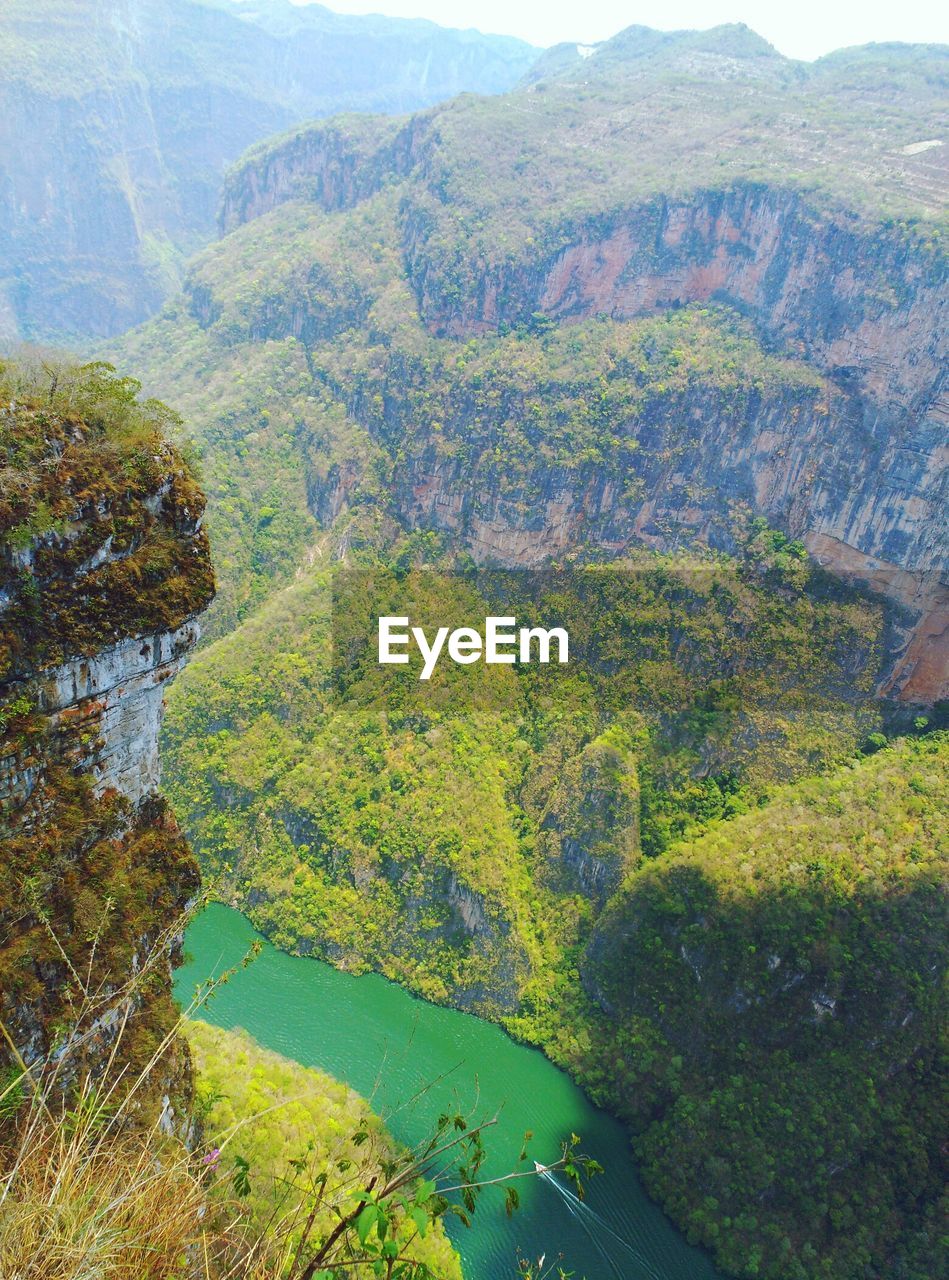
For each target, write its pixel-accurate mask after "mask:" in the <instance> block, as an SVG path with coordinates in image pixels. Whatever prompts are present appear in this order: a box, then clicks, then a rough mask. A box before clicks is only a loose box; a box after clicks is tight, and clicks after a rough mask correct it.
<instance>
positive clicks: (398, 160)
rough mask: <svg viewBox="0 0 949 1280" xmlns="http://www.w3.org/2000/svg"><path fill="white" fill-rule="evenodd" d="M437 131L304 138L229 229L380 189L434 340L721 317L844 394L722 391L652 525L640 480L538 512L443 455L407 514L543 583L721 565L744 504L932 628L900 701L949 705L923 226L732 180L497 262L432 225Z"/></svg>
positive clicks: (944, 421) (947, 439) (944, 354)
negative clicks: (644, 553) (630, 556)
mask: <svg viewBox="0 0 949 1280" xmlns="http://www.w3.org/2000/svg"><path fill="white" fill-rule="evenodd" d="M439 127H440V115H439V113H438V112H435V113H432V114H431V115H430V116H428V117H425V116H418V117H414V118H413V119H412V120H411V121H409V122H408V123H407V124H405V125H404V126H402V127H401V128H400V129H398V130H395V129H394V128H392V127H391V126H389V127H387V128H385V129H383V128H382V127H381V126H377V127H376V128H375V129H370V128H369V127H368V126H366V127H364V128H362V130H361V131H360V132H358V133H347V131H346V130H341V129H338V128H336V127H321V128H319V129H313V130H308V131H303V132H302V133H301V134H300V135H299V136H298V137H296V138H295V139H292V140H290V141H288V142H287V143H286V144H285V145H278V146H274V147H271V148H269V149H267V150H266V151H265V152H264V153H262V155H261V156H260V157H259V158H257V157H254V156H251V157H249V158H248V159H247V161H246V163H245V164H244V165H243V166H242V167H241V168H240V169H239V170H238V171H236V172H235V174H234V175H233V178H232V180H231V184H230V187H229V189H228V191H227V193H226V199H225V217H224V226H225V229H230V228H233V227H235V226H237V225H239V224H240V223H241V222H243V221H247V220H249V219H251V218H253V217H256V216H261V215H262V214H265V213H267V212H268V211H270V210H272V209H274V208H276V207H277V206H278V205H280V204H281V203H283V202H285V201H288V200H295V199H296V200H299V199H305V200H309V201H314V202H316V203H318V204H320V205H322V206H323V207H324V208H326V209H328V210H334V211H338V210H342V209H346V208H349V207H351V206H352V205H354V204H356V203H358V202H359V201H360V200H365V199H367V198H370V197H371V196H372V194H373V193H374V192H375V191H377V190H379V189H380V187H381V185H382V184H383V183H384V182H385V181H390V182H392V181H396V182H403V183H404V195H403V196H402V198H401V201H400V206H399V209H400V212H399V219H400V234H401V237H402V245H401V250H402V254H403V260H404V267H405V273H406V276H407V279H408V281H409V283H410V285H411V287H412V289H413V291H414V293H415V297H416V300H417V305H418V309H419V313H420V315H421V317H422V319H423V320H424V321H425V323H426V325H427V327H428V328H429V330H430V331H431V332H432V333H434V334H438V335H441V336H445V337H450V338H455V339H457V340H459V341H462V340H467V339H469V338H471V337H472V336H477V335H482V334H487V333H490V332H494V331H497V330H498V329H501V330H502V331H503V329H504V328H505V327H507V326H513V325H518V324H525V323H529V322H530V320H531V317H532V316H535V317H536V316H537V314H538V313H541V314H542V315H543V316H544V317H546V320H548V321H549V320H555V321H559V322H561V323H565V324H569V323H575V322H578V321H584V320H589V319H590V318H592V317H596V316H604V315H605V316H609V317H611V318H614V319H621V320H622V319H631V318H634V317H638V316H643V315H648V314H651V313H656V312H661V311H666V310H669V309H675V308H678V307H682V306H686V305H691V304H703V303H708V304H713V305H714V304H725V305H728V306H731V307H733V308H734V309H736V310H737V311H739V312H740V313H741V314H743V315H745V316H747V317H748V318H749V319H750V320H751V321H752V322H753V323H754V326H755V328H756V330H757V333H758V335H759V336H760V338H761V340H762V342H763V343H764V345H765V346H766V348H768V349H770V350H773V351H778V352H783V353H786V354H789V355H792V356H794V357H796V358H798V359H801V360H803V361H804V362H806V363H807V364H808V365H809V366H811V367H812V368H813V369H814V370H815V371H816V372H819V374H820V375H822V376H823V378H824V379H826V394H825V395H823V396H822V397H819V398H815V397H814V396H813V395H812V394H811V393H810V392H807V393H803V394H801V395H799V396H784V397H780V398H775V397H771V398H770V399H768V398H765V397H762V398H759V400H758V402H757V403H749V405H748V406H747V410H746V412H745V413H744V414H743V415H742V416H741V417H740V418H738V419H736V417H735V414H734V412H733V411H732V410H731V409H724V408H723V406H721V405H720V404H718V403H717V402H716V397H715V395H714V393H713V392H711V391H710V392H709V394H708V395H707V396H701V397H693V398H692V399H691V401H690V402H689V403H688V404H678V405H676V406H675V409H676V412H677V413H678V414H679V415H680V421H679V426H680V428H681V430H680V431H679V435H680V436H681V435H682V434H683V431H684V433H685V434H686V435H687V436H688V441H687V445H686V447H685V448H684V449H683V448H681V447H677V448H675V449H673V450H672V453H671V454H670V455H669V459H670V460H669V461H667V463H666V464H665V465H653V466H651V467H650V468H648V469H647V470H646V471H645V472H643V473H642V474H641V475H640V477H639V478H640V479H641V480H642V481H643V482H644V485H643V487H642V492H641V498H640V499H639V501H637V502H635V503H631V502H630V501H629V500H628V498H624V496H623V494H624V491H626V490H628V485H627V481H628V479H629V477H628V476H624V475H616V474H613V473H611V472H609V471H608V470H606V469H604V468H600V469H599V470H597V469H595V468H593V469H590V468H587V469H586V470H584V471H581V473H580V475H579V476H578V474H577V471H576V470H572V471H571V472H570V473H569V474H567V473H565V472H561V473H557V472H556V471H552V470H550V469H549V468H545V467H544V466H542V465H540V464H538V466H537V467H536V468H535V470H534V472H533V474H532V476H531V479H530V483H529V484H528V485H526V486H525V493H523V494H521V495H520V498H521V499H523V500H522V501H517V498H518V495H511V494H508V495H507V501H505V500H503V499H502V498H501V496H500V495H499V494H498V493H497V492H492V490H491V488H490V485H487V484H485V483H483V481H482V479H481V476H482V475H483V468H480V467H478V466H474V467H473V466H471V465H468V464H464V465H463V464H460V463H458V462H457V461H451V460H448V461H446V460H445V459H444V458H442V457H441V456H440V455H439V453H438V451H437V449H436V448H435V447H434V443H433V446H432V447H431V448H430V449H426V448H424V447H423V448H421V449H417V450H415V453H414V458H413V461H412V462H411V465H410V467H409V469H408V470H407V472H406V474H405V475H404V477H402V478H401V480H400V483H399V507H400V514H401V515H402V516H403V517H404V518H406V519H407V520H408V521H409V522H410V523H412V524H420V523H430V524H431V523H433V524H434V525H435V526H436V527H439V528H443V529H446V530H451V531H453V532H455V533H459V534H461V535H462V536H463V537H464V540H465V543H466V546H467V547H468V549H469V550H470V551H471V553H472V554H473V555H474V557H475V558H476V559H477V560H479V561H481V562H493V563H500V564H507V565H530V564H537V563H540V562H542V561H543V560H544V559H546V558H549V557H550V556H551V555H557V554H560V553H562V552H564V551H565V550H569V549H570V548H571V547H572V546H576V545H577V542H578V540H579V539H581V538H585V539H589V540H592V541H594V542H595V543H596V544H597V545H599V546H600V547H601V548H603V549H604V550H607V551H614V552H621V551H622V550H624V549H625V548H626V547H627V546H628V545H629V544H630V542H631V541H635V540H636V539H639V540H645V541H647V542H651V543H653V544H654V545H657V546H660V547H668V546H670V545H671V544H674V543H677V542H678V541H679V540H680V539H681V534H682V530H683V528H690V529H691V530H692V531H693V532H694V533H696V534H698V535H699V536H702V537H705V538H710V539H711V540H712V541H713V542H718V544H719V545H725V544H726V543H727V539H726V538H724V537H723V535H722V531H723V529H724V528H725V527H726V525H727V521H728V518H729V510H730V506H731V504H733V503H734V502H736V501H740V502H743V503H746V504H748V505H749V506H750V507H751V509H753V510H754V511H757V512H759V513H762V514H765V515H766V516H767V517H768V518H769V520H771V521H772V522H774V523H775V524H777V525H778V526H779V527H781V528H782V529H784V530H785V531H786V532H788V533H789V534H791V535H793V536H794V537H797V538H801V539H802V540H803V541H804V542H805V544H806V545H807V546H808V548H809V550H810V551H811V552H812V554H813V555H814V556H815V557H816V559H817V560H818V561H819V562H820V563H821V564H822V565H824V566H826V567H828V568H829V569H831V570H833V571H836V572H841V573H847V574H848V575H855V576H856V575H859V576H862V577H863V578H864V580H866V581H868V582H871V583H872V584H873V585H874V586H875V587H878V588H880V589H881V590H884V591H885V592H886V593H887V594H889V595H891V596H892V597H893V598H894V599H896V600H897V601H898V602H899V603H900V604H901V605H902V606H905V607H906V609H907V610H908V611H909V613H910V614H912V615H913V618H914V621H913V622H912V623H911V625H910V626H909V629H908V631H907V636H906V640H905V646H904V647H905V661H901V662H900V663H899V664H898V666H897V668H896V669H895V670H894V672H893V675H892V688H893V689H894V690H896V691H898V692H899V693H900V694H901V695H902V696H903V697H904V698H906V699H907V700H917V701H921V702H925V701H931V700H933V699H936V698H939V697H942V696H945V694H946V675H945V666H946V661H945V648H946V645H947V643H949V594H947V587H946V583H945V581H944V578H945V575H946V572H947V567H949V531H947V526H946V522H945V517H944V513H945V510H946V506H947V502H949V481H947V476H949V402H947V400H946V394H945V370H946V368H947V367H949V338H947V335H949V287H947V285H949V267H947V262H946V259H945V256H944V255H941V254H940V253H939V252H938V251H937V250H936V249H935V248H934V247H933V246H932V245H930V244H927V243H925V242H924V240H923V238H922V236H921V235H920V234H919V233H912V232H910V231H909V230H907V229H906V228H905V227H899V226H889V227H887V226H884V225H881V224H880V223H879V222H876V223H874V222H872V221H867V220H865V219H860V218H856V217H853V216H851V215H849V214H847V213H846V212H844V211H842V210H839V209H838V210H836V211H834V210H831V209H829V208H827V207H821V206H819V205H818V204H817V203H816V202H815V201H814V200H813V199H808V198H807V197H806V196H805V195H803V194H802V193H800V192H798V191H796V190H794V189H791V188H787V187H785V188H781V187H772V186H769V185H767V184H765V183H762V182H748V181H735V182H731V183H728V184H727V185H724V186H722V187H720V188H714V189H713V188H703V189H698V190H696V191H694V192H693V193H692V194H690V195H687V196H686V195H679V196H676V197H675V198H672V197H668V198H667V197H663V196H654V197H651V198H649V199H648V200H644V201H641V202H636V203H632V204H629V205H627V206H625V207H621V208H618V209H613V210H611V211H610V212H608V213H606V212H603V213H598V214H596V215H595V216H588V217H576V218H574V219H572V220H570V221H569V222H567V221H565V223H564V225H563V226H561V228H560V229H559V231H558V234H557V236H556V237H553V238H552V239H553V240H554V241H555V247H551V248H547V247H545V246H547V245H548V244H549V243H550V241H551V237H544V236H542V235H539V234H538V236H537V238H536V242H534V243H533V245H532V247H531V248H530V249H529V250H524V251H522V252H520V253H509V254H507V255H505V256H503V257H498V258H497V259H496V260H495V259H491V258H489V257H479V253H480V252H481V251H480V250H478V249H477V248H476V247H471V248H470V250H469V249H468V248H467V247H462V246H454V247H453V246H450V245H449V246H446V244H445V229H444V226H443V225H442V222H440V221H439V220H438V218H436V217H434V216H433V215H432V213H431V208H430V205H431V198H430V197H431V191H432V190H433V189H435V190H438V189H441V185H442V183H443V182H447V178H444V175H442V176H441V177H440V175H439V165H440V164H444V155H443V151H440V150H439V137H438V133H439ZM308 324H309V328H308V327H307V323H303V322H300V323H297V324H296V326H295V328H294V330H293V331H294V333H295V334H296V336H298V337H302V338H303V340H304V341H308V340H310V341H313V340H316V339H317V338H320V339H323V338H325V337H326V335H325V334H323V333H317V326H316V325H315V321H313V320H312V319H311V320H310V321H309V322H308ZM278 328H279V326H278ZM284 328H286V326H284ZM282 331H283V330H282V329H281V332H282ZM311 331H312V332H311ZM341 390H342V391H343V392H345V389H341ZM355 400H356V405H355V407H356V411H357V415H358V410H359V405H358V397H355ZM673 426H674V424H673V423H672V422H670V421H666V422H665V423H660V422H658V421H657V420H656V419H653V420H650V419H649V417H648V416H646V417H645V418H644V420H643V421H642V423H641V424H640V427H639V433H640V438H641V439H642V440H644V441H646V440H648V439H649V437H650V436H653V437H655V436H657V435H662V434H664V435H665V436H666V437H667V439H670V437H671V436H672V434H673ZM424 430H425V427H424V424H418V426H417V427H415V428H414V429H413V433H414V434H415V435H416V436H417V435H418V434H419V433H421V434H422V436H423V437H424ZM670 443H674V442H672V441H671V440H670ZM351 484H352V474H351V472H350V473H349V474H348V475H347V471H346V464H345V463H337V464H336V469H335V471H334V472H333V474H332V475H331V476H329V477H328V478H327V480H326V482H325V483H322V482H321V483H319V484H317V485H315V486H314V487H313V494H312V497H313V499H314V510H316V511H317V512H318V514H320V516H321V518H326V517H327V516H329V517H332V516H333V515H335V513H336V512H337V511H338V510H339V509H340V507H341V506H342V505H343V503H344V502H345V499H346V493H347V491H348V490H349V488H350V486H351ZM528 490H529V491H530V495H532V496H530V497H528V493H527V491H528ZM538 495H539V500H538Z"/></svg>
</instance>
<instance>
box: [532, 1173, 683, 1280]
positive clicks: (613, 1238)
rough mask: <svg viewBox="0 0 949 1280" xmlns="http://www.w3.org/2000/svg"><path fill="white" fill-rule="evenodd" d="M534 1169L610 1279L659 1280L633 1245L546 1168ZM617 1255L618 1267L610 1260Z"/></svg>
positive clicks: (659, 1277) (656, 1273) (658, 1276)
mask: <svg viewBox="0 0 949 1280" xmlns="http://www.w3.org/2000/svg"><path fill="white" fill-rule="evenodd" d="M534 1168H535V1169H536V1170H537V1173H538V1174H539V1176H540V1177H541V1178H543V1180H544V1181H545V1182H549V1183H550V1185H551V1186H552V1187H554V1188H555V1190H556V1191H557V1193H558V1195H560V1196H561V1198H562V1199H563V1201H564V1203H565V1204H566V1206H567V1208H568V1209H569V1210H570V1212H571V1214H572V1215H573V1216H574V1217H575V1218H576V1219H577V1221H578V1222H579V1223H580V1225H581V1226H582V1227H583V1229H584V1231H585V1232H586V1234H587V1235H588V1236H589V1238H590V1240H591V1241H592V1243H593V1244H594V1245H595V1246H596V1248H597V1250H598V1252H599V1253H600V1254H601V1256H602V1257H603V1259H604V1261H605V1262H606V1263H607V1265H608V1266H609V1267H610V1269H611V1270H612V1271H613V1273H614V1275H616V1276H617V1277H619V1280H641V1277H643V1276H648V1277H650V1280H662V1277H661V1276H660V1275H659V1272H658V1271H656V1270H655V1268H653V1267H652V1266H650V1264H649V1263H648V1262H647V1261H646V1259H645V1258H644V1257H643V1255H642V1254H641V1253H640V1252H639V1250H638V1249H637V1248H636V1247H635V1246H634V1245H632V1244H630V1242H629V1241H628V1240H624V1239H623V1237H622V1236H621V1235H619V1234H618V1233H617V1232H616V1231H614V1230H613V1228H612V1227H611V1226H610V1225H609V1223H608V1222H607V1221H606V1219H605V1218H603V1217H602V1216H601V1215H600V1214H598V1213H597V1212H596V1210H595V1209H591V1208H590V1206H589V1205H588V1204H584V1202H583V1201H582V1200H581V1199H580V1197H579V1196H577V1195H574V1193H573V1192H572V1191H571V1190H570V1188H569V1187H565V1186H564V1185H563V1183H561V1182H558V1180H557V1179H556V1178H555V1177H554V1175H553V1173H552V1172H551V1171H550V1169H548V1168H547V1167H546V1165H542V1164H540V1163H538V1161H536V1160H535V1161H534ZM607 1243H610V1249H609V1250H608V1249H607ZM620 1251H621V1252H622V1254H623V1255H625V1256H624V1257H623V1261H622V1265H621V1264H620V1263H619V1262H618V1261H617V1259H616V1257H614V1256H613V1255H614V1253H619V1252H620ZM630 1261H632V1262H633V1263H634V1264H635V1266H636V1270H635V1271H630V1270H629V1264H630Z"/></svg>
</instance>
